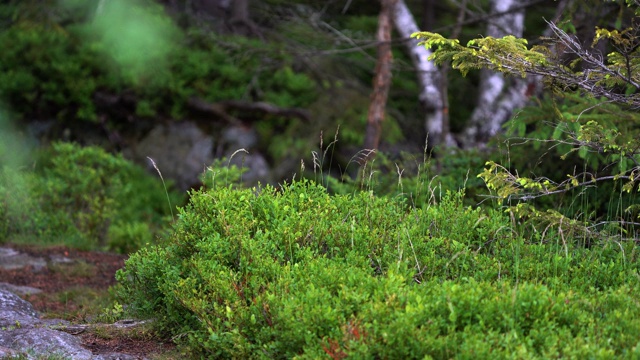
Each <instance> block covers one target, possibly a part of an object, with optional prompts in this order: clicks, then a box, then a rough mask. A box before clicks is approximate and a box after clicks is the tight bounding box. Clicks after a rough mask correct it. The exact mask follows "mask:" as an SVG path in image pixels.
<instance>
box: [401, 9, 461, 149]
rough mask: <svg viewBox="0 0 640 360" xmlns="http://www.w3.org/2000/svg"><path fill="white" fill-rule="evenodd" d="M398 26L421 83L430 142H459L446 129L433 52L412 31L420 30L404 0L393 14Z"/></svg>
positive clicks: (430, 144)
mask: <svg viewBox="0 0 640 360" xmlns="http://www.w3.org/2000/svg"><path fill="white" fill-rule="evenodd" d="M393 20H394V25H395V28H396V30H397V31H398V33H399V34H400V36H401V37H402V38H403V39H405V41H404V45H405V46H406V48H407V51H408V52H409V54H410V56H411V61H412V62H413V66H414V68H415V69H416V73H417V77H418V83H419V84H420V88H421V90H420V95H419V99H420V103H421V104H422V105H423V107H424V110H425V127H426V130H427V136H428V140H427V141H428V145H429V146H435V145H440V144H446V145H453V144H455V142H454V140H453V137H452V136H451V135H450V134H449V131H448V129H445V128H444V116H443V111H444V102H443V99H442V94H441V93H440V74H439V72H438V68H437V67H436V65H435V64H434V63H433V62H432V61H429V56H431V51H430V50H427V49H426V48H425V47H424V46H418V45H417V44H418V41H417V40H415V39H412V38H411V34H413V33H415V32H418V31H420V29H419V28H418V25H417V24H416V21H415V19H414V18H413V15H412V14H411V11H410V10H409V8H408V7H407V4H406V3H405V2H404V0H398V2H397V3H396V5H395V11H394V14H393Z"/></svg>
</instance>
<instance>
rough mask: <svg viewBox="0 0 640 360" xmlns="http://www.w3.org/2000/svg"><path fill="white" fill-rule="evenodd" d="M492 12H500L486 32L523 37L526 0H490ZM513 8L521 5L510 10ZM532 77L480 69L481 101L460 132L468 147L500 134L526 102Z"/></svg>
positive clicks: (482, 144)
mask: <svg viewBox="0 0 640 360" xmlns="http://www.w3.org/2000/svg"><path fill="white" fill-rule="evenodd" d="M490 4H491V13H493V14H495V13H501V14H502V15H500V16H497V17H494V18H493V19H492V20H491V22H490V23H489V25H488V26H487V34H486V35H487V36H491V37H495V38H501V37H504V36H506V35H513V36H515V37H522V32H523V28H524V7H523V6H522V5H523V0H491V2H490ZM511 9H518V10H515V11H513V12H510V11H509V10H511ZM529 81H530V79H527V78H525V79H522V78H515V77H514V78H509V79H506V78H505V76H504V74H502V73H499V72H494V71H491V70H481V72H480V85H479V88H478V102H477V106H476V108H475V109H474V112H473V114H472V115H471V119H470V120H469V124H468V125H467V127H466V128H465V130H464V132H463V133H462V134H461V135H460V142H461V145H462V146H463V147H465V148H471V147H483V146H485V145H486V143H487V142H488V141H489V139H490V138H491V137H493V136H495V135H496V134H498V133H499V132H500V130H501V128H502V124H504V123H505V122H506V121H507V120H509V119H510V118H511V116H512V114H513V111H514V109H516V108H518V107H522V106H524V105H525V104H526V101H527V98H528V95H529V92H528V91H527V90H528V89H529V87H530V84H529Z"/></svg>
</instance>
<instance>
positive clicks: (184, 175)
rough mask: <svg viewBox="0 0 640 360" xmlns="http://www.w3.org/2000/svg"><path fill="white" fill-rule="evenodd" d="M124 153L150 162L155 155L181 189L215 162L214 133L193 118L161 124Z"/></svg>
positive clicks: (165, 172) (169, 177)
mask: <svg viewBox="0 0 640 360" xmlns="http://www.w3.org/2000/svg"><path fill="white" fill-rule="evenodd" d="M124 154H125V156H127V157H130V158H132V159H133V160H135V161H136V162H138V163H146V164H148V167H149V170H150V171H153V172H155V169H154V168H153V165H152V164H150V162H149V160H148V159H147V157H150V158H152V159H153V160H154V161H155V163H156V164H157V166H158V168H159V169H160V171H161V172H162V176H163V177H164V178H165V179H173V180H175V182H176V185H177V187H178V188H180V189H181V190H187V189H189V188H190V187H191V186H193V185H195V184H198V183H199V182H200V180H199V178H198V176H199V175H200V174H201V173H202V172H203V171H204V169H205V168H206V167H207V166H209V165H211V163H212V162H213V137H211V136H209V135H207V134H206V133H204V132H203V131H202V130H200V129H199V128H198V126H196V125H195V124H194V123H192V122H187V121H185V122H181V123H170V124H168V125H165V124H160V125H158V126H156V127H155V128H153V129H152V130H151V131H150V132H149V134H148V135H147V136H146V137H145V138H144V139H142V141H140V143H139V144H138V145H137V146H136V147H135V149H131V150H129V151H125V152H124Z"/></svg>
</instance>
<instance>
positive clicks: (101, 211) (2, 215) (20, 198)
mask: <svg viewBox="0 0 640 360" xmlns="http://www.w3.org/2000/svg"><path fill="white" fill-rule="evenodd" d="M36 163H37V164H38V165H37V167H36V169H35V171H34V170H25V169H19V168H16V167H10V166H5V167H3V168H2V169H0V235H3V239H5V240H6V239H11V240H12V241H16V242H25V241H26V242H36V243H40V244H46V243H62V244H65V245H69V246H73V247H77V248H82V249H108V250H113V251H119V252H128V251H135V250H137V249H138V248H140V247H141V246H143V245H144V244H145V243H146V242H150V241H151V240H152V239H153V236H154V234H156V233H159V232H161V231H162V229H163V228H165V227H166V226H167V225H168V224H169V222H170V221H169V220H168V218H167V216H168V214H169V213H170V207H169V204H168V203H167V198H166V195H165V189H164V188H163V186H162V184H161V182H160V180H159V179H156V178H154V177H153V176H151V175H149V174H147V173H146V172H145V171H144V170H143V169H142V168H140V167H138V166H136V165H134V164H133V163H131V162H129V161H127V160H125V159H124V158H122V157H121V156H119V155H112V154H109V153H107V152H106V151H104V150H102V149H100V148H98V147H80V146H78V145H75V144H71V143H54V144H53V145H52V147H51V149H49V150H47V151H44V152H43V153H42V154H41V155H40V156H39V159H38V161H37V162H36ZM171 197H172V198H173V204H179V203H180V202H181V201H182V200H181V199H180V196H179V195H177V194H175V193H171Z"/></svg>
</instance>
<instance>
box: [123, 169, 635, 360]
mask: <svg viewBox="0 0 640 360" xmlns="http://www.w3.org/2000/svg"><path fill="white" fill-rule="evenodd" d="M463 195H464V193H463V192H462V191H459V192H449V193H448V194H445V195H444V196H443V197H442V199H440V200H439V201H437V202H431V203H426V204H425V206H422V207H414V206H407V200H406V198H405V197H395V198H394V197H384V196H377V195H376V194H374V193H373V192H372V191H354V192H352V193H350V194H342V195H341V194H336V195H330V194H329V193H328V192H327V190H326V189H325V188H324V187H323V186H320V185H317V184H315V183H313V182H311V181H308V180H302V181H294V182H293V183H291V184H288V185H283V186H281V187H279V188H273V187H269V186H267V187H264V188H260V189H238V188H234V187H233V186H232V185H231V184H229V185H227V184H224V183H222V184H221V186H215V187H211V188H209V189H206V190H201V191H196V192H193V193H191V199H190V203H189V204H188V205H187V206H186V207H184V208H182V209H181V210H180V215H179V220H178V221H177V223H176V224H175V227H174V230H173V232H172V234H171V235H170V236H168V237H167V238H166V239H165V241H164V243H162V244H160V245H157V246H154V247H149V248H144V249H142V250H141V251H139V252H137V253H135V254H133V255H132V256H131V257H130V259H129V260H128V261H127V263H126V266H125V268H124V269H123V270H121V271H120V272H119V273H118V275H117V278H118V280H119V282H120V288H119V290H118V291H119V296H120V299H121V301H122V302H126V303H127V304H128V305H129V307H128V308H127V310H128V311H129V312H130V313H132V314H134V315H136V316H143V317H154V318H155V319H156V320H157V324H158V328H159V330H160V331H161V332H162V333H164V334H166V336H170V337H171V338H172V339H174V340H175V341H176V342H178V343H180V344H182V345H184V347H185V349H187V350H188V351H190V353H191V355H192V356H193V357H196V358H197V357H202V358H210V357H216V358H301V359H302V358H319V357H325V358H326V357H327V356H328V357H330V358H333V359H342V358H345V357H358V358H359V357H367V358H439V359H440V358H442V359H444V358H452V357H456V358H473V359H482V358H484V359H489V358H490V359H495V358H527V359H529V358H540V359H542V358H551V357H556V358H557V357H567V358H584V357H596V358H614V357H615V358H635V357H637V355H638V352H639V351H640V349H638V340H637V339H638V338H639V336H640V322H638V321H636V320H634V319H637V318H638V316H639V315H640V308H639V307H638V306H637V303H636V300H635V299H636V298H637V297H638V295H640V294H638V290H637V289H638V285H639V284H638V282H639V277H638V276H637V274H638V261H637V257H638V251H637V249H636V246H635V244H634V243H632V242H625V243H614V242H606V241H601V242H600V243H598V244H597V245H598V246H594V247H592V248H591V249H589V248H586V247H584V246H583V244H581V243H580V242H578V241H575V242H574V241H573V240H571V239H569V240H568V241H565V242H562V241H560V239H559V238H557V239H558V240H557V241H549V239H551V237H546V238H545V237H543V236H542V235H541V233H540V232H537V231H534V230H532V228H531V227H530V226H531V225H529V224H527V225H521V224H519V223H517V222H515V220H514V218H513V217H512V216H510V214H509V213H508V212H506V213H505V212H504V211H502V210H501V209H499V208H498V209H492V208H487V209H480V208H476V207H470V206H467V205H465V204H464V203H463Z"/></svg>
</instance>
